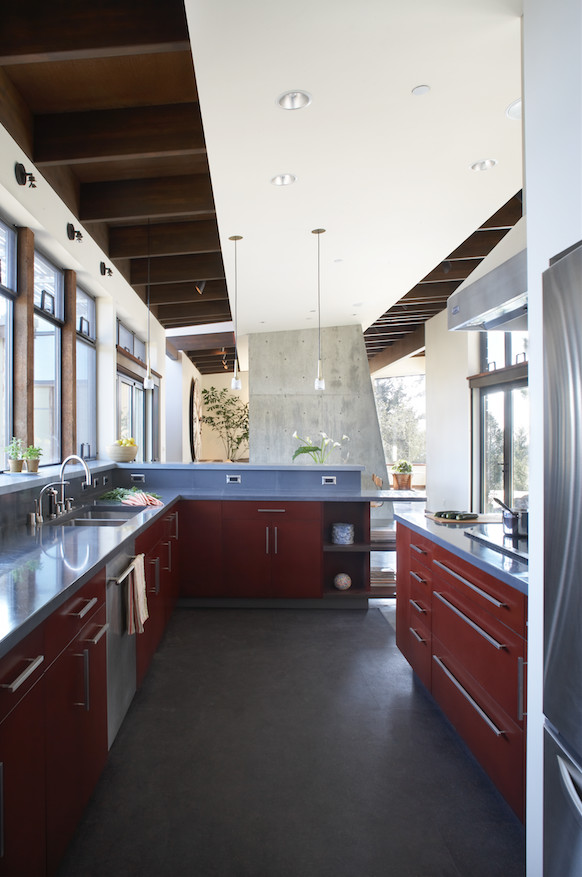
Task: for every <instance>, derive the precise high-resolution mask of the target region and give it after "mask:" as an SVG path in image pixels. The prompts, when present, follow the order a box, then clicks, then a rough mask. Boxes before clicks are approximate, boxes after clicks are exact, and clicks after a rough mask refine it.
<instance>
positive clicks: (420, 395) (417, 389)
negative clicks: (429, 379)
mask: <svg viewBox="0 0 582 877" xmlns="http://www.w3.org/2000/svg"><path fill="white" fill-rule="evenodd" d="M374 396H375V398H376V410H377V412H378V423H379V425H380V433H381V435H382V443H383V445H384V456H385V458H386V462H387V464H388V466H390V465H392V463H395V462H396V461H397V460H402V459H405V460H410V462H411V463H417V464H424V463H425V461H426V403H425V377H424V375H406V376H403V377H395V378H376V380H375V381H374Z"/></svg>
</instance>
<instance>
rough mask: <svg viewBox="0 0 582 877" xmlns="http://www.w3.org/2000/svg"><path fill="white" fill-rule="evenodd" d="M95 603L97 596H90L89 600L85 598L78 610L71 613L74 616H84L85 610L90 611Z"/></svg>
mask: <svg viewBox="0 0 582 877" xmlns="http://www.w3.org/2000/svg"><path fill="white" fill-rule="evenodd" d="M95 603H97V597H91V599H90V600H87V602H86V603H85V605H84V606H83V608H82V609H81V611H80V612H71V615H73V617H74V618H84V617H85V615H86V614H87V612H90V611H91V609H92V608H93V606H94V605H95Z"/></svg>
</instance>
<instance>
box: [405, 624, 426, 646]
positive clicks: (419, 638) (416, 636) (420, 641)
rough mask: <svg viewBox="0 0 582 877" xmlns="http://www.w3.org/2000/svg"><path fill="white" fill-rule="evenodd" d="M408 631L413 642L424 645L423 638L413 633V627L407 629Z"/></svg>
mask: <svg viewBox="0 0 582 877" xmlns="http://www.w3.org/2000/svg"><path fill="white" fill-rule="evenodd" d="M408 630H409V631H410V633H411V634H412V636H413V637H414V638H415V640H416V641H417V642H419V643H426V640H425V639H423V638H422V637H421V636H420V634H418V633H417V632H416V631H415V629H414V628H413V627H409V628H408Z"/></svg>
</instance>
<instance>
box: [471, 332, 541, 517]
mask: <svg viewBox="0 0 582 877" xmlns="http://www.w3.org/2000/svg"><path fill="white" fill-rule="evenodd" d="M483 336H484V337H483V338H482V340H481V345H482V346H481V369H482V374H481V375H480V376H476V377H475V378H472V379H471V381H470V386H471V388H472V389H473V390H476V391H477V392H478V404H479V473H480V508H481V510H482V511H484V512H492V511H499V506H498V505H497V503H495V502H494V498H495V497H496V498H498V499H501V500H502V501H503V502H505V503H506V504H507V505H509V506H517V507H520V505H521V504H523V507H524V508H527V500H528V491H529V392H528V379H527V355H528V334H527V332H487V333H483ZM501 369H502V370H503V371H502V372H501V373H498V372H499V371H500V370H501Z"/></svg>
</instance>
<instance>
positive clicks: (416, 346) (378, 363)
mask: <svg viewBox="0 0 582 877" xmlns="http://www.w3.org/2000/svg"><path fill="white" fill-rule="evenodd" d="M424 346H425V341H424V326H419V327H418V329H416V330H415V331H414V332H410V334H409V335H407V336H406V337H405V338H403V339H402V340H401V341H395V342H394V344H392V345H390V347H386V349H385V350H382V352H381V353H377V354H376V355H375V356H372V357H371V359H370V360H369V361H368V365H369V367H370V373H371V374H374V372H377V371H379V370H380V369H381V368H384V367H385V366H387V365H391V364H392V363H393V362H397V361H398V360H399V359H404V357H405V356H414V354H416V353H418V352H419V351H420V350H424Z"/></svg>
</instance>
